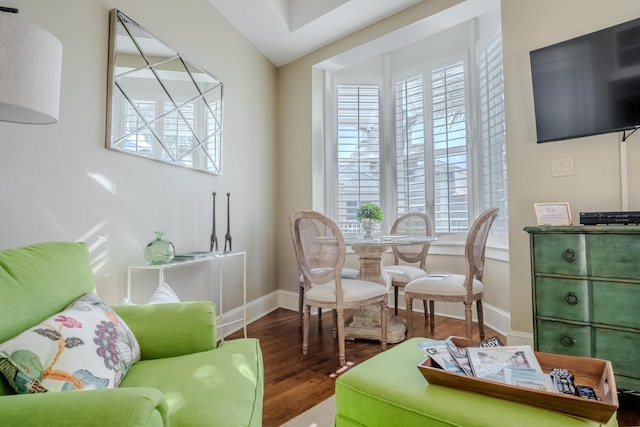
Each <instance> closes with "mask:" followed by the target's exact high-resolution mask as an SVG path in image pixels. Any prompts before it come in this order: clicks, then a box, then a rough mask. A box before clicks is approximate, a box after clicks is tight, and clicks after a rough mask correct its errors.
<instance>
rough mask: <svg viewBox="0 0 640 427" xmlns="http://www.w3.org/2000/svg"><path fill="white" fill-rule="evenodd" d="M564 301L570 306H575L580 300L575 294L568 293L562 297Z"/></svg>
mask: <svg viewBox="0 0 640 427" xmlns="http://www.w3.org/2000/svg"><path fill="white" fill-rule="evenodd" d="M564 300H565V301H566V302H567V304H571V305H576V304H577V303H579V302H580V299H579V298H578V295H576V293H575V292H569V293H567V294H566V295H565V296H564Z"/></svg>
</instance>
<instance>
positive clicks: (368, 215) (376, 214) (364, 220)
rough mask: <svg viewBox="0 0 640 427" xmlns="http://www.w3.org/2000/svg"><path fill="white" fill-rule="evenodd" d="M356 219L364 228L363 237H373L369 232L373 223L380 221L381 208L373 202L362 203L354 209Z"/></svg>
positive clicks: (373, 225)
mask: <svg viewBox="0 0 640 427" xmlns="http://www.w3.org/2000/svg"><path fill="white" fill-rule="evenodd" d="M356 219H357V220H358V221H360V224H361V226H362V229H363V230H364V238H365V239H370V238H372V237H373V235H372V234H371V232H372V231H373V229H374V228H375V223H376V222H380V221H382V209H380V207H379V206H378V205H375V204H373V203H363V204H362V205H360V207H359V208H358V210H357V211H356Z"/></svg>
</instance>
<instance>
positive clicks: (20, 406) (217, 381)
mask: <svg viewBox="0 0 640 427" xmlns="http://www.w3.org/2000/svg"><path fill="white" fill-rule="evenodd" d="M94 289H95V282H94V276H93V272H92V268H91V264H90V259H89V252H88V248H87V245H86V244H84V243H70V242H59V243H57V242H54V243H40V244H35V245H31V246H25V247H21V248H15V249H8V250H4V251H0V295H2V297H1V298H0V343H4V342H5V341H7V340H9V339H11V338H12V337H14V336H16V335H18V334H20V333H21V332H22V331H25V330H27V329H29V328H30V327H32V326H34V325H37V324H39V323H40V322H43V321H44V319H47V318H49V317H50V316H52V315H54V314H56V313H59V312H60V311H62V310H64V309H65V307H67V306H68V305H69V304H70V303H71V302H73V301H75V300H76V299H77V298H79V297H80V296H82V295H83V294H85V293H87V292H91V291H94ZM113 310H114V311H115V312H116V313H117V314H118V315H119V316H120V317H121V319H122V320H123V321H124V322H125V323H126V324H127V325H128V326H129V328H130V329H131V332H132V333H133V335H134V336H135V338H136V339H137V341H138V343H139V347H140V350H141V358H140V360H139V361H137V362H135V363H133V365H131V367H130V368H129V370H128V371H127V372H126V375H125V376H124V378H123V379H122V382H121V383H120V385H119V386H118V387H117V388H112V389H98V390H88V391H61V392H46V393H33V394H16V393H15V392H14V390H13V389H12V388H11V387H10V385H9V383H8V381H7V380H6V379H5V378H4V376H2V379H0V425H1V426H4V427H7V426H21V427H22V426H30V427H33V426H51V427H54V426H65V427H69V426H103V425H104V426H106V425H111V426H119V427H122V426H188V427H196V426H213V425H216V426H260V425H262V401H263V381H264V372H263V362H262V353H261V350H260V346H259V343H258V341H257V340H255V339H250V338H249V339H237V340H229V341H222V342H221V343H220V344H217V337H216V316H215V307H214V306H213V304H212V303H209V302H185V303H176V304H157V305H137V306H119V307H113ZM0 376H1V375H0Z"/></svg>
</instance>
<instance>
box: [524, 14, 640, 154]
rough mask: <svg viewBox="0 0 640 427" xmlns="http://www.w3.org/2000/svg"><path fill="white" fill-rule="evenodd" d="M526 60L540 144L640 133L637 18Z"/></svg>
mask: <svg viewBox="0 0 640 427" xmlns="http://www.w3.org/2000/svg"><path fill="white" fill-rule="evenodd" d="M530 59H531V74H532V81H533V99H534V106H535V116H536V131H537V140H538V143H541V142H549V141H559V140H563V139H570V138H578V137H583V136H589V135H596V134H602V133H609V132H619V131H625V130H629V129H635V128H637V127H640V18H638V19H635V20H633V21H629V22H625V23H623V24H619V25H616V26H613V27H610V28H606V29H604V30H600V31H596V32H593V33H590V34H586V35H584V36H580V37H576V38H574V39H571V40H567V41H564V42H561V43H557V44H554V45H551V46H547V47H543V48H541V49H537V50H533V51H531V52H530Z"/></svg>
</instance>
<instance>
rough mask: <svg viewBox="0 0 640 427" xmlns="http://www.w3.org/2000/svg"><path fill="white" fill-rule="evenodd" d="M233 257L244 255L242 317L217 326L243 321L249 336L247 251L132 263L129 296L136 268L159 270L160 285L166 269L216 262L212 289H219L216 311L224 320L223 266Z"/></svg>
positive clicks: (129, 276) (128, 273)
mask: <svg viewBox="0 0 640 427" xmlns="http://www.w3.org/2000/svg"><path fill="white" fill-rule="evenodd" d="M231 257H242V318H241V319H238V320H232V321H229V322H226V323H218V325H217V327H218V329H219V330H223V328H224V327H226V326H229V325H232V324H236V323H239V322H242V327H243V330H244V336H245V338H246V337H247V286H246V285H247V257H246V252H212V253H211V255H210V256H202V257H198V258H194V259H188V260H179V261H173V262H170V263H168V264H161V265H150V264H140V265H131V266H129V268H128V269H127V298H128V299H131V287H132V285H133V283H132V272H134V271H136V270H151V271H155V272H157V275H158V285H161V284H162V283H164V275H165V271H166V270H169V269H178V268H189V267H193V266H195V265H202V264H203V263H208V264H213V263H215V264H216V265H217V267H218V274H217V277H211V286H212V289H214V290H215V289H216V287H217V290H218V298H219V302H218V304H217V307H216V313H217V314H218V319H219V322H222V321H223V319H224V317H223V316H224V308H223V304H222V301H223V298H222V290H223V283H222V277H223V268H224V267H223V266H224V261H225V260H226V259H229V258H231ZM220 336H221V337H222V339H224V334H221V335H220Z"/></svg>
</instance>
